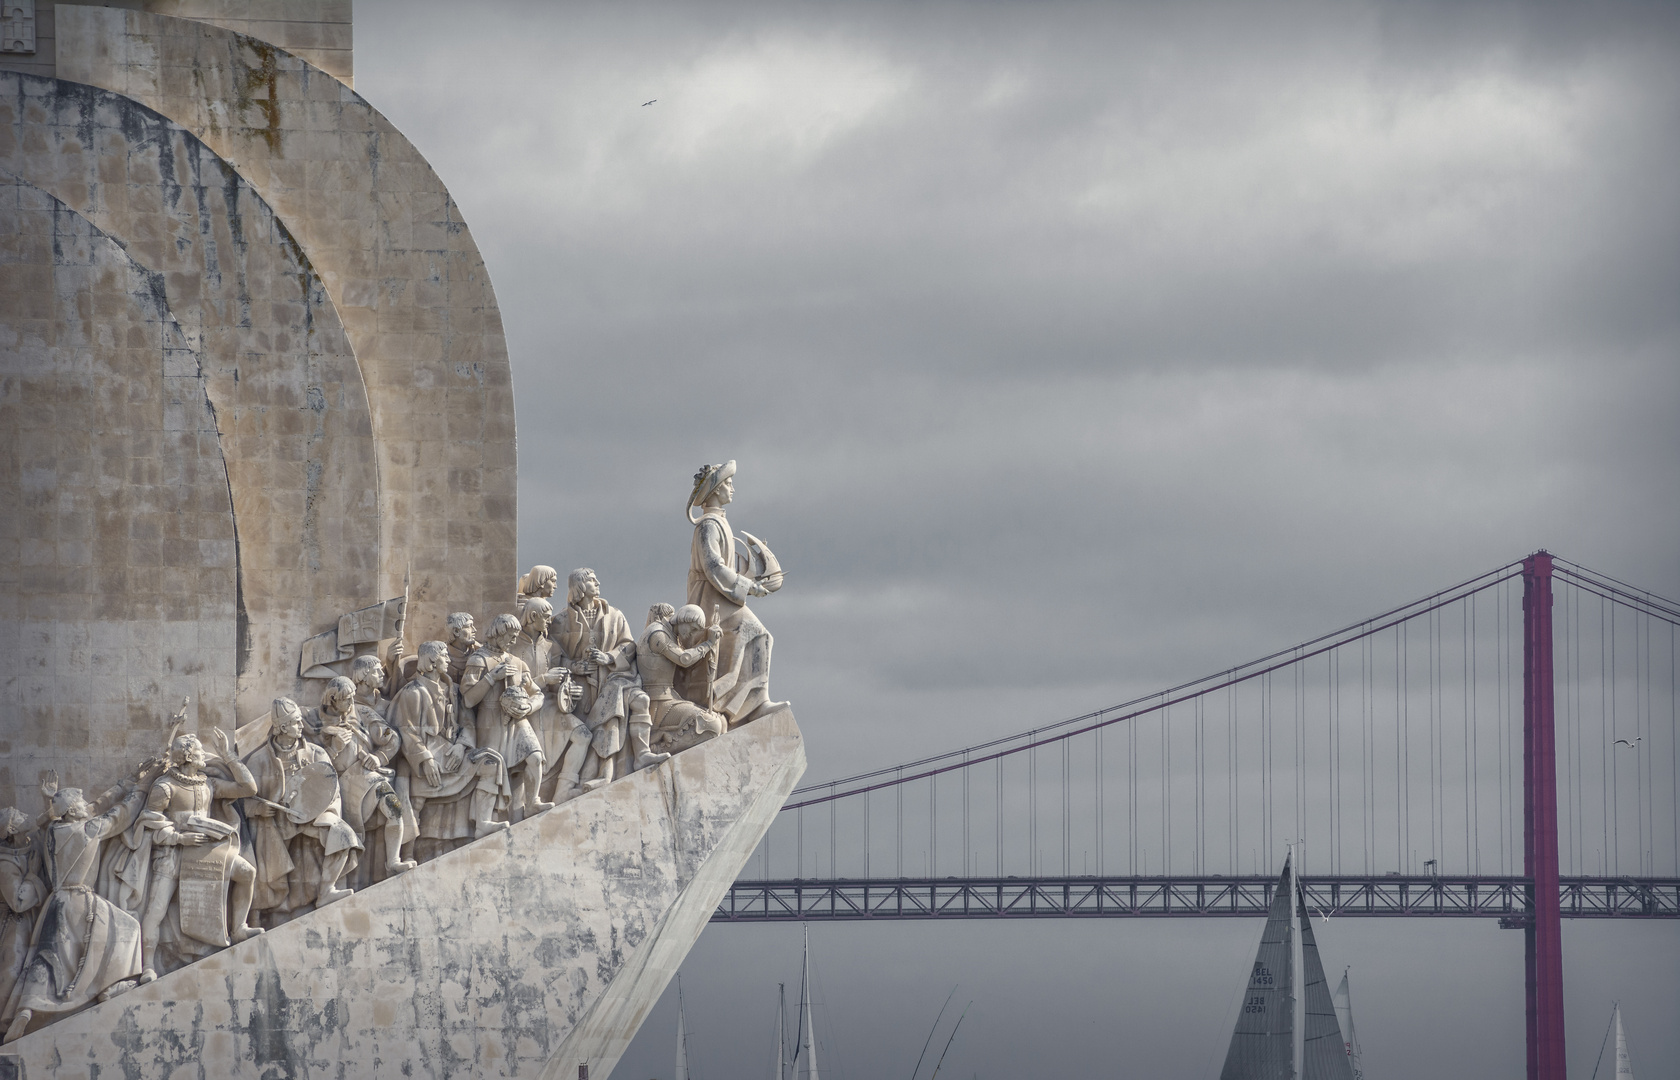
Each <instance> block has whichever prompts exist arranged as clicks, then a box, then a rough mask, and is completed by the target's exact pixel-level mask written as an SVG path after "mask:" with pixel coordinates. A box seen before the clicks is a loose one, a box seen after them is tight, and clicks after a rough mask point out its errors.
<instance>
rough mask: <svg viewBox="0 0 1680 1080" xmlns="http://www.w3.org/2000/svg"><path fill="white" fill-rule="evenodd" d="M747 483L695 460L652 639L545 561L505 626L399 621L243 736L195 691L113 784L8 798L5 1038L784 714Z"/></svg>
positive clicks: (3, 832)
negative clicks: (745, 514) (733, 522)
mask: <svg viewBox="0 0 1680 1080" xmlns="http://www.w3.org/2000/svg"><path fill="white" fill-rule="evenodd" d="M734 473H735V462H733V461H729V462H725V463H722V464H717V465H706V466H703V467H702V468H701V469H700V471H699V472H698V473H696V474H695V478H694V488H693V490H692V492H691V493H690V496H689V502H688V517H689V521H690V523H691V524H692V525H693V526H694V541H693V549H692V554H691V559H690V566H689V574H688V590H687V597H686V601H687V602H686V603H685V604H684V605H683V606H681V607H675V606H673V605H671V604H665V603H659V604H655V605H653V607H652V608H651V609H650V610H649V612H648V616H647V620H646V624H645V625H644V627H643V629H642V631H641V632H640V634H633V633H632V630H631V627H630V624H629V621H628V620H627V619H626V618H625V617H624V615H623V613H622V612H620V611H619V610H618V609H617V608H615V607H613V606H612V605H611V604H609V603H608V602H607V601H606V600H605V599H603V598H602V596H601V587H600V581H599V579H598V578H597V577H596V575H595V572H594V571H593V570H590V569H587V568H580V569H577V570H573V571H572V572H571V573H570V574H568V575H567V578H566V603H565V607H564V608H563V609H560V610H558V611H557V610H556V606H555V600H554V595H555V592H556V590H557V589H558V586H559V581H560V578H559V574H558V573H557V572H556V571H555V570H554V568H552V567H549V566H536V567H533V568H532V569H531V570H530V571H529V572H528V573H526V574H525V575H524V576H523V577H521V578H520V580H519V583H518V587H517V593H516V596H515V599H514V604H513V606H514V610H513V611H512V612H507V613H503V614H499V615H497V616H496V617H495V618H494V619H493V620H492V621H491V622H490V624H489V626H488V627H487V628H486V630H485V632H484V635H483V638H482V640H481V639H480V638H479V637H478V631H477V626H476V624H475V621H474V619H473V617H472V615H471V614H470V613H467V612H456V613H454V614H451V615H450V616H449V617H448V618H447V620H446V623H445V626H444V627H442V628H441V629H442V630H443V636H442V637H440V638H437V639H434V640H427V641H423V642H421V643H420V645H419V647H418V648H417V649H416V650H415V652H414V654H413V655H412V656H410V655H407V654H406V653H405V650H404V648H403V643H402V639H401V635H400V633H399V636H398V637H397V638H396V639H395V640H393V641H391V642H389V643H386V645H385V647H384V648H383V650H382V651H381V650H380V649H378V648H376V647H374V646H373V645H371V644H365V645H363V646H362V647H363V648H371V649H373V650H374V651H367V652H363V653H361V654H360V655H354V656H351V657H350V658H349V664H348V674H334V675H333V676H332V677H331V678H330V679H328V680H327V682H326V685H325V688H324V689H323V690H322V691H321V693H320V697H319V701H318V702H317V703H316V704H315V705H314V706H313V707H308V708H305V707H304V706H301V705H300V704H298V703H297V702H296V701H293V700H292V699H290V698H285V697H282V698H276V699H275V700H274V702H273V705H272V707H271V709H270V712H269V714H268V715H267V716H266V717H263V718H260V719H259V720H257V721H255V722H253V723H251V724H247V725H245V726H244V727H242V728H240V729H239V731H238V732H237V734H236V738H237V749H236V748H235V742H236V740H235V739H230V738H229V736H228V733H227V732H225V731H222V730H221V729H219V728H218V729H214V730H212V731H211V732H210V733H209V744H210V745H209V746H206V745H205V742H204V740H203V739H201V738H200V737H199V736H198V735H196V734H191V733H185V732H183V731H182V728H183V727H184V726H185V724H186V703H183V705H182V709H181V711H180V712H178V713H176V714H175V715H174V716H173V717H171V718H170V719H171V724H170V729H169V733H168V735H167V737H166V738H164V739H163V740H161V742H162V744H163V745H162V746H161V747H160V753H158V754H157V755H156V756H153V757H149V758H147V759H146V760H145V761H143V762H141V763H140V765H139V766H138V767H137V768H136V769H135V770H134V772H133V773H132V774H131V775H129V776H128V777H125V778H124V779H123V780H121V781H119V782H118V783H117V784H116V785H115V786H113V787H111V788H110V789H109V790H107V791H105V792H104V793H103V794H101V795H99V796H98V797H96V798H93V799H89V798H88V797H87V796H86V795H85V794H84V792H83V791H82V790H81V789H79V788H74V787H60V786H59V784H58V778H57V776H56V775H54V774H52V773H46V774H43V776H42V782H41V792H42V796H43V798H44V800H45V804H46V805H45V809H44V810H43V811H42V812H41V813H40V814H39V815H31V814H29V813H27V812H25V811H22V810H18V809H15V808H10V807H8V808H5V809H4V810H0V900H3V901H4V903H3V904H0V1028H3V1029H4V1032H5V1041H7V1042H9V1041H11V1040H12V1039H15V1038H18V1037H19V1036H21V1035H23V1034H25V1033H26V1032H27V1031H30V1030H34V1029H36V1028H39V1027H41V1026H43V1025H44V1024H47V1023H50V1022H51V1021H53V1020H56V1019H59V1018H62V1017H64V1016H67V1015H69V1014H71V1013H73V1012H75V1011H77V1010H79V1009H81V1008H83V1007H85V1006H87V1005H89V1004H91V1003H93V1002H95V1001H103V1000H106V999H108V998H110V997H112V996H114V995H116V994H119V993H121V992H122V991H124V990H127V989H129V988H131V987H133V986H136V985H138V984H140V983H145V982H150V981H151V980H153V979H155V978H157V977H158V976H159V975H160V974H163V973H165V972H168V971H171V970H174V969H175V968H178V967H182V966H184V965H186V964H190V963H192V962H194V961H196V960H198V959H200V958H202V957H204V956H207V955H209V954H210V953H212V952H214V951H216V950H217V949H220V948H225V947H227V946H229V945H231V944H233V943H235V942H239V941H244V940H246V939H247V938H249V937H251V936H252V935H254V934H260V933H262V932H263V931H264V929H266V928H272V927H274V926H278V925H280V924H282V923H284V922H287V921H289V920H291V919H293V918H296V917H298V916H300V915H303V914H305V913H307V912H309V911H312V910H314V909H316V908H318V907H321V906H323V905H325V904H329V903H331V902H333V901H334V900H338V899H341V898H343V897H345V896H348V895H350V894H351V893H352V892H354V891H355V890H356V889H360V888H365V887H367V886H369V885H372V884H374V883H376V882H378V881H381V880H383V879H385V878H387V877H391V876H393V875H396V874H400V873H402V872H404V871H406V870H408V869H411V868H413V867H414V866H416V865H417V863H418V862H420V861H425V860H426V859H429V858H434V857H436V856H437V855H439V854H442V853H443V852H445V851H448V850H451V849H453V848H455V847H458V846H460V845H461V844H464V843H468V842H470V841H472V840H474V839H476V838H479V837H483V836H486V835H489V834H491V833H495V832H498V831H501V830H504V829H507V828H509V827H510V826H511V825H512V824H514V823H516V822H518V821H520V820H523V819H524V818H526V817H529V816H530V815H532V814H536V813H540V812H542V811H544V810H547V809H550V808H551V807H553V806H554V805H556V804H558V803H561V802H565V801H567V800H569V799H573V798H576V797H577V796H578V795H580V794H583V793H585V792H588V791H592V790H594V789H596V788H599V787H601V786H602V785H605V784H608V783H610V782H612V781H613V780H614V779H616V778H618V777H622V776H626V775H628V774H629V773H631V772H634V771H636V770H638V769H645V768H649V767H652V766H656V765H658V764H659V763H661V762H663V761H665V760H667V759H668V758H669V757H670V756H671V755H672V754H675V753H678V752H680V751H682V750H685V749H687V748H688V747H691V746H694V745H696V744H698V743H700V742H703V741H705V740H707V739H711V738H715V737H716V736H718V735H721V734H723V733H724V732H726V731H728V730H729V729H731V728H733V727H737V726H739V725H741V724H744V723H748V722H750V721H752V720H755V719H757V718H759V717H760V716H764V715H766V714H768V713H770V712H773V711H776V710H777V709H780V708H783V707H785V703H782V702H773V701H771V700H770V699H769V676H770V647H771V637H770V634H769V632H768V631H766V630H765V628H764V624H763V623H761V622H759V620H758V618H757V616H755V615H754V614H753V612H752V610H751V609H750V608H749V607H748V606H747V601H748V600H749V599H751V598H754V597H760V596H765V595H768V594H769V593H771V592H774V591H776V590H777V589H779V588H781V585H782V579H783V576H782V570H781V567H780V564H779V563H778V562H777V560H776V557H775V555H774V554H773V553H772V552H771V551H770V548H769V547H768V546H767V545H766V544H764V542H763V541H761V540H759V539H758V538H757V537H755V536H753V535H752V534H751V533H746V532H742V533H740V534H739V540H738V539H737V536H736V534H734V533H732V532H731V529H730V525H729V522H728V518H727V516H726V513H725V509H724V508H725V507H726V506H727V505H728V504H729V502H730V501H731V499H732V498H733V496H734V479H733V478H734ZM310 665H311V661H310V659H309V654H308V651H307V649H306V651H305V666H306V667H308V666H310ZM317 670H318V669H317Z"/></svg>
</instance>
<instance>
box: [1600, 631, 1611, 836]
mask: <svg viewBox="0 0 1680 1080" xmlns="http://www.w3.org/2000/svg"><path fill="white" fill-rule="evenodd" d="M1604 611H1605V601H1604V600H1602V599H1601V600H1599V602H1598V787H1599V792H1600V795H1601V798H1602V805H1601V815H1600V816H1601V818H1602V821H1601V824H1602V825H1603V827H1604V847H1603V848H1602V849H1601V850H1602V851H1604V852H1606V853H1608V852H1609V851H1610V775H1609V764H1610V763H1609V762H1608V761H1606V760H1605V757H1606V755H1605V750H1606V749H1607V748H1608V747H1609V742H1608V739H1607V737H1606V734H1605V727H1606V725H1607V724H1609V722H1610V686H1609V669H1608V667H1607V663H1608V656H1609V651H1608V649H1607V647H1606V642H1605V630H1604ZM1606 865H1608V864H1606Z"/></svg>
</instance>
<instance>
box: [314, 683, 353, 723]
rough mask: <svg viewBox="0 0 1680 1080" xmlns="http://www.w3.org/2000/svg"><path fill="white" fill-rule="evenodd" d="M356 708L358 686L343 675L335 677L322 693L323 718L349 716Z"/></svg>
mask: <svg viewBox="0 0 1680 1080" xmlns="http://www.w3.org/2000/svg"><path fill="white" fill-rule="evenodd" d="M355 708H356V684H355V683H354V682H352V681H351V680H350V679H348V678H346V677H345V676H343V675H335V676H333V678H332V679H331V680H330V681H328V683H327V688H326V689H325V690H322V691H321V718H322V719H323V720H325V719H326V718H327V717H329V716H349V715H350V714H352V713H353V712H354V711H355Z"/></svg>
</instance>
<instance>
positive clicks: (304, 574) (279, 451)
mask: <svg viewBox="0 0 1680 1080" xmlns="http://www.w3.org/2000/svg"><path fill="white" fill-rule="evenodd" d="M25 148H27V150H28V152H22V151H23V150H25ZM0 158H4V159H5V160H7V161H8V162H11V163H13V167H14V168H15V170H16V171H17V172H18V173H19V175H20V176H22V178H23V179H25V180H27V181H28V182H30V183H32V184H34V185H36V186H38V187H40V188H42V189H44V190H46V191H47V192H49V193H50V194H52V195H53V196H55V197H56V198H58V199H60V200H62V201H63V202H65V203H66V204H68V205H69V206H70V207H71V208H72V209H74V210H76V211H77V212H79V213H81V214H82V215H83V216H85V217H86V218H87V219H88V220H89V221H91V222H92V223H93V224H94V225H95V226H96V227H97V228H99V229H100V230H101V231H103V232H104V233H106V234H107V235H109V236H111V237H113V238H115V239H117V240H118V241H119V242H121V243H122V244H123V246H124V248H125V249H126V251H127V253H128V255H129V257H130V258H132V259H133V260H134V261H135V262H136V263H137V264H139V265H140V266H142V267H143V268H145V269H146V270H149V271H151V272H153V273H155V274H157V275H158V280H159V281H161V282H162V284H163V288H164V293H165V296H166V300H167V302H168V305H169V307H170V309H171V311H172V312H173V314H174V316H175V318H176V319H177V320H178V322H179V324H180V327H181V330H182V333H183V334H184V335H185V336H186V337H187V339H188V340H189V341H192V342H194V343H195V344H196V346H197V347H198V351H199V354H200V355H201V357H202V358H203V361H204V369H203V376H204V380H205V386H206V390H207V392H208V393H209V396H210V401H211V404H212V406H213V408H214V409H215V416H216V421H217V426H218V427H219V428H220V431H221V436H222V449H223V452H224V454H225V456H226V459H227V472H228V477H227V479H228V484H229V486H230V489H231V494H232V499H233V505H234V513H235V524H236V526H242V528H241V529H240V530H239V534H238V537H237V539H238V566H239V599H240V602H241V604H242V611H241V617H242V622H241V632H240V635H239V640H238V642H237V648H238V676H239V678H238V691H237V693H238V697H237V700H236V702H235V711H236V712H237V713H239V714H240V715H242V716H244V717H247V718H248V717H250V716H254V715H257V714H260V713H261V712H263V711H265V710H266V709H267V708H268V702H269V701H270V700H271V699H272V698H273V697H274V696H275V695H276V694H278V693H285V694H298V693H301V691H302V682H301V680H299V679H298V677H297V671H298V659H297V649H298V643H299V642H300V641H302V640H303V639H304V638H307V637H309V636H310V635H312V634H314V633H316V632H317V631H318V630H319V628H320V627H321V626H323V625H331V624H332V623H334V622H335V621H336V620H337V619H338V617H339V615H341V614H342V613H344V612H346V611H351V610H354V609H355V608H358V607H361V606H362V605H364V604H366V603H368V601H369V600H370V599H371V598H370V597H369V596H368V595H367V593H368V590H369V585H370V578H371V577H372V574H371V571H372V570H373V568H374V567H376V566H377V565H378V562H379V557H380V552H379V544H380V539H381V536H380V519H379V477H378V473H377V469H376V464H375V453H374V442H373V430H372V422H371V420H370V418H369V415H368V405H367V392H366V389H365V388H364V387H363V385H362V377H361V372H360V370H359V368H358V367H357V365H356V360H355V356H354V355H353V353H352V352H351V349H350V343H349V340H348V339H347V338H346V337H345V335H344V330H343V327H342V326H341V325H340V323H339V319H338V313H337V311H336V309H335V308H334V307H333V305H332V302H331V301H330V300H329V299H328V298H327V295H326V289H325V287H324V286H323V285H322V283H321V281H320V278H319V277H317V276H316V274H315V272H314V270H313V268H312V267H311V266H310V264H309V262H308V260H307V259H306V258H304V256H303V253H302V250H301V249H300V248H299V246H298V244H297V243H296V241H295V240H293V239H292V237H291V234H290V233H289V232H288V231H287V230H286V228H285V226H284V224H283V223H281V222H280V221H279V220H278V219H277V218H276V217H275V216H274V213H273V211H272V210H270V209H269V207H268V206H267V204H266V203H264V202H263V201H262V199H261V198H260V197H259V196H258V195H257V194H256V192H255V191H254V190H252V188H251V186H250V185H249V184H247V183H245V182H244V181H243V180H242V179H241V178H240V177H239V175H238V174H237V173H236V172H234V171H233V169H232V167H231V166H229V165H228V164H227V162H225V161H223V160H222V159H221V158H219V157H217V156H216V155H215V154H214V153H213V152H211V151H210V150H209V148H207V147H206V146H205V145H204V144H203V143H202V142H200V141H199V140H198V139H197V138H196V137H194V136H193V135H192V134H190V133H189V132H187V131H185V130H184V129H182V128H181V127H180V126H179V125H177V124H175V123H172V122H171V121H168V120H165V119H164V118H163V117H161V116H159V115H158V114H156V113H154V112H152V111H151V110H150V109H147V108H146V107H145V106H143V105H140V104H138V103H136V102H134V101H131V100H129V99H128V98H125V97H122V96H120V95H117V94H113V93H111V92H110V91H108V90H100V89H97V88H95V87H90V86H86V85H83V84H80V83H71V82H64V81H61V80H56V79H41V78H36V77H34V76H29V75H19V74H15V73H10V72H0ZM4 664H5V661H3V660H0V671H3V670H4ZM311 703H313V702H311ZM129 704H130V705H131V707H133V708H135V709H137V710H140V711H142V712H144V711H146V710H148V709H153V708H155V706H156V705H157V704H158V702H157V701H156V699H154V698H150V697H147V698H142V699H135V700H132V701H130V702H129ZM171 704H172V705H173V704H175V702H172V703H171ZM129 756H130V755H124V754H121V753H118V754H116V755H115V756H114V758H113V760H112V761H110V762H109V765H110V768H109V769H99V770H96V772H97V776H98V778H99V779H100V780H103V779H105V778H106V777H107V776H109V777H113V778H114V777H115V776H116V775H117V773H118V772H119V771H120V770H121V769H122V768H123V767H125V766H126V765H127V763H128V757H129ZM3 797H5V796H0V798H3Z"/></svg>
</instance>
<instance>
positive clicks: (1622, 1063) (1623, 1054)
mask: <svg viewBox="0 0 1680 1080" xmlns="http://www.w3.org/2000/svg"><path fill="white" fill-rule="evenodd" d="M1623 1077H1626V1078H1627V1080H1633V1061H1632V1060H1631V1059H1630V1058H1629V1057H1628V1048H1627V1032H1625V1031H1623V1030H1622V1004H1621V1002H1617V1003H1616V1080H1622V1078H1623Z"/></svg>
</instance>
